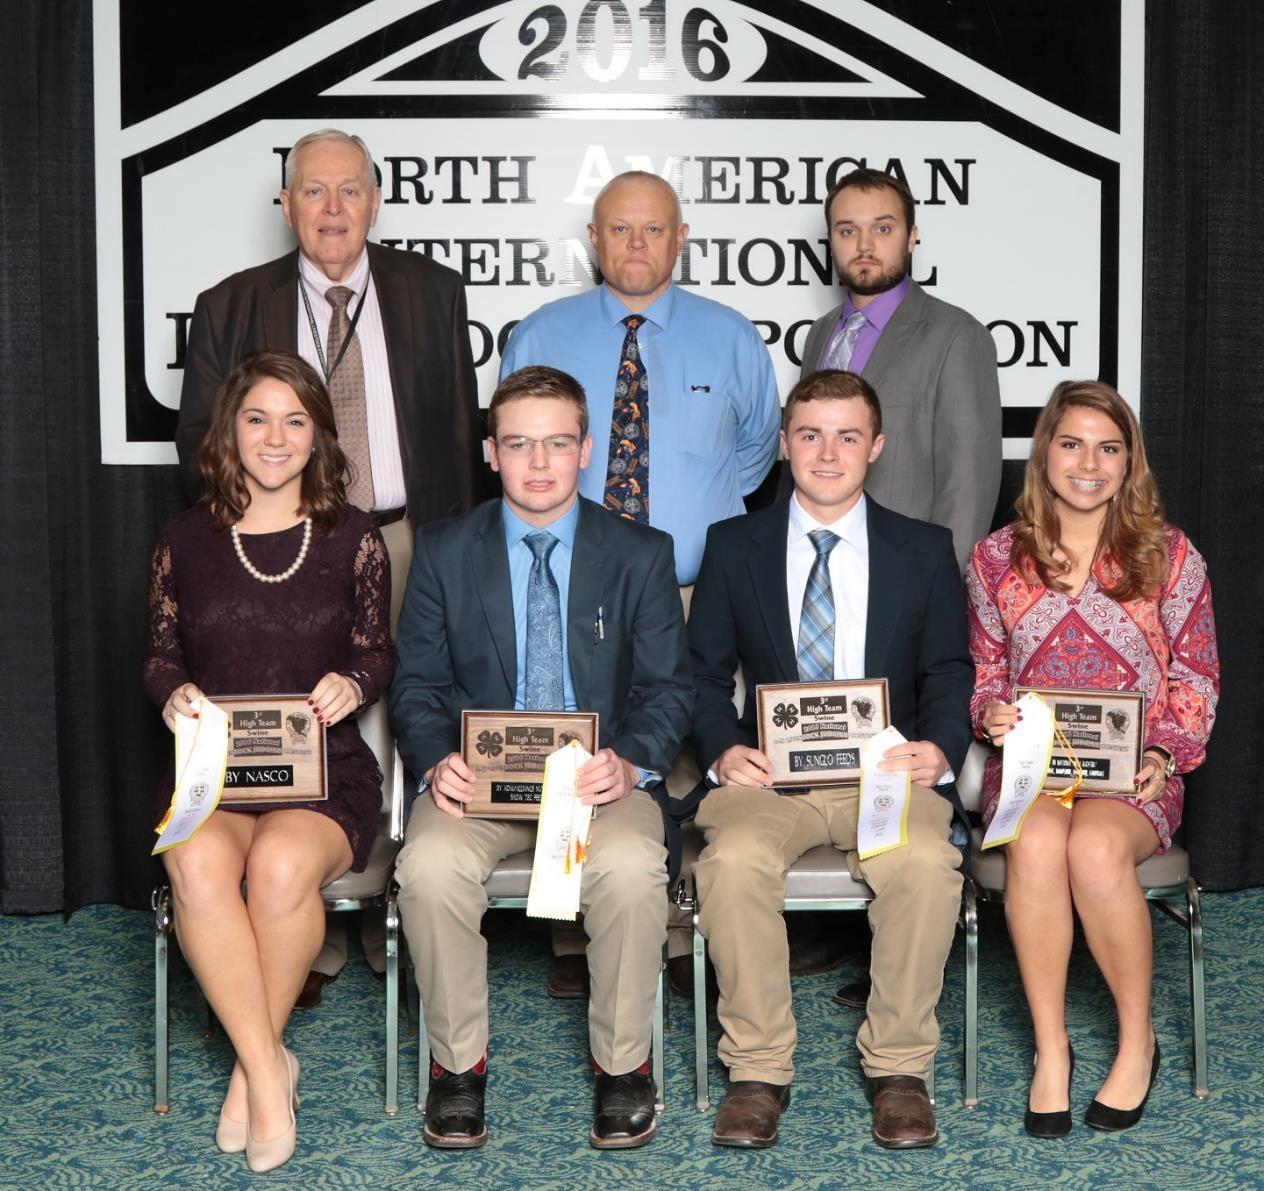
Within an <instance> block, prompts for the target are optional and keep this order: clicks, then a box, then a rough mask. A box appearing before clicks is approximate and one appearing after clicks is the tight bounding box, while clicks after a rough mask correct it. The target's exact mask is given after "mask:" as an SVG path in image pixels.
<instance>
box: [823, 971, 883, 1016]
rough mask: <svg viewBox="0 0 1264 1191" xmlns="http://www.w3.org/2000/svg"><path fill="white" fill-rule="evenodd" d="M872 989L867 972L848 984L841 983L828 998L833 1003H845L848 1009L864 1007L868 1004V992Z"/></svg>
mask: <svg viewBox="0 0 1264 1191" xmlns="http://www.w3.org/2000/svg"><path fill="white" fill-rule="evenodd" d="M872 991H873V982H872V981H871V980H870V979H869V973H868V972H866V973H865V974H864V975H863V976H857V977H856V979H855V980H853V981H852V982H851V983H850V984H844V985H842V986H841V987H840V988H839V989H838V991H837V992H836V993H834V995H833V996H832V997H830V1000H831V1001H833V1002H834V1004H835V1005H845V1006H846V1007H847V1008H848V1009H864V1008H865V1007H866V1006H867V1005H868V1004H869V994H870V993H871V992H872Z"/></svg>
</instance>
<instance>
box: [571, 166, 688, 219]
mask: <svg viewBox="0 0 1264 1191" xmlns="http://www.w3.org/2000/svg"><path fill="white" fill-rule="evenodd" d="M620 182H657V183H658V184H659V185H660V186H662V187H664V188H665V189H666V191H667V193H668V194H670V195H671V196H672V202H673V203H675V204H676V226H677V227H679V226H680V225H681V224H682V223H684V222H685V219H684V215H683V214H682V212H681V210H680V195H678V194H677V193H676V188H675V187H674V186H673V185H672V184H671V183H670V182H668V181H667V179H666V178H663V177H660V176H659V175H658V174H652V173H650V171H649V170H624V172H623V173H621V174H615V176H614V177H613V178H611V179H610V181H609V182H607V183H606V184H605V185H604V186H603V187H602V188H601V190H600V191H599V192H598V194H597V197H596V198H595V199H593V205H592V222H593V223H594V224H596V222H597V208H598V207H599V206H600V205H601V200H602V199H603V198H605V197H606V191H608V190H610V189H611V188H612V187H615V186H617V185H618V184H619V183H620Z"/></svg>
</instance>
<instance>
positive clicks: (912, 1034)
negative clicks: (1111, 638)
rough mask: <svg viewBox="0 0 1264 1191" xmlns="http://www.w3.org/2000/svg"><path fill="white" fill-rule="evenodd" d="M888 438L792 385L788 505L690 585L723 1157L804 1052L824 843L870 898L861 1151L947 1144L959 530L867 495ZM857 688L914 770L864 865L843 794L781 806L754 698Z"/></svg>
mask: <svg viewBox="0 0 1264 1191" xmlns="http://www.w3.org/2000/svg"><path fill="white" fill-rule="evenodd" d="M884 441H885V440H884V438H883V434H882V411H881V408H880V406H879V404H878V399H877V397H876V396H875V394H874V391H873V389H872V388H871V387H870V386H869V385H868V384H867V383H866V382H865V381H864V380H862V379H861V378H860V377H858V376H856V375H854V374H853V373H849V372H837V371H826V372H821V373H817V374H814V375H812V376H810V377H808V378H807V379H805V380H802V381H800V382H799V384H798V385H797V386H796V387H795V388H794V390H793V391H792V392H791V394H790V396H789V398H788V399H787V402H786V408H785V412H784V415H783V430H782V449H783V451H784V453H785V454H786V455H787V457H788V458H789V461H790V470H791V473H792V475H793V478H794V492H793V493H792V495H791V496H790V498H789V499H788V500H786V501H781V502H778V503H777V504H774V505H772V506H770V507H769V508H766V509H762V510H760V511H759V512H756V513H750V514H748V515H746V516H744V517H737V518H734V519H732V520H730V521H724V522H721V523H720V524H718V525H715V526H713V527H712V529H711V531H710V533H709V534H708V536H707V544H706V550H705V552H704V554H703V559H702V568H701V571H700V572H699V575H698V583H697V586H696V587H695V589H694V604H693V613H692V615H691V617H690V620H689V644H690V651H691V655H692V661H693V672H694V684H695V687H696V691H697V704H696V709H695V713H694V722H693V730H692V740H693V743H694V746H695V749H696V751H697V755H698V756H699V758H705V759H706V763H707V765H708V767H709V771H710V772H709V773H708V778H709V779H710V780H711V781H712V782H713V783H714V786H715V788H714V789H712V790H711V791H710V792H709V793H708V794H707V795H706V797H705V798H704V799H703V801H702V805H701V806H700V808H699V810H698V817H697V823H698V826H699V827H700V828H701V829H702V832H703V834H704V836H705V839H706V846H705V848H704V850H703V852H702V855H701V857H700V859H699V860H698V863H697V864H696V866H695V868H694V880H695V884H696V887H697V894H698V898H699V903H700V911H699V922H700V927H701V930H702V932H703V934H704V935H705V936H706V937H707V939H708V940H709V942H710V946H711V957H712V959H713V960H714V962H715V970H716V976H717V979H718V984H719V993H720V1000H719V1018H720V1024H721V1026H722V1027H723V1030H724V1035H723V1037H722V1039H721V1041H720V1057H721V1059H722V1060H723V1061H724V1063H725V1064H726V1065H727V1066H728V1068H729V1075H730V1081H731V1082H730V1084H729V1090H728V1094H727V1096H726V1097H725V1100H724V1103H723V1104H722V1105H721V1107H720V1110H719V1112H718V1114H717V1115H716V1119H715V1128H714V1132H713V1134H712V1140H713V1141H714V1142H715V1143H716V1144H717V1145H724V1146H743V1147H755V1148H759V1147H766V1146H770V1145H772V1144H774V1142H775V1141H776V1140H777V1134H778V1122H779V1119H780V1117H781V1113H782V1111H783V1109H784V1108H785V1106H786V1104H787V1103H788V1102H789V1087H790V1082H791V1080H792V1079H793V1077H794V1062H793V1056H794V1049H795V1041H796V1030H795V1023H794V1015H793V1013H792V1012H791V1004H790V980H789V976H788V974H787V968H786V954H787V943H786V928H785V922H784V919H783V917H782V914H781V906H782V899H783V897H784V893H785V872H786V869H787V867H788V866H789V865H790V864H791V863H793V862H794V860H795V859H796V858H797V857H798V856H800V855H801V854H802V853H804V852H806V851H807V850H808V849H809V848H812V847H816V846H818V845H821V844H833V845H834V846H835V847H837V848H839V849H840V850H842V851H843V852H845V853H846V854H847V858H848V864H849V867H850V868H851V870H852V872H853V873H854V874H855V875H856V876H858V877H861V878H863V879H864V880H865V881H867V882H868V883H869V885H870V886H871V887H872V888H873V890H874V894H875V897H874V900H873V903H872V904H871V907H870V910H869V925H870V929H871V930H872V932H873V963H872V970H873V992H872V993H871V994H870V996H869V1001H868V1006H867V1013H866V1017H865V1021H864V1023H863V1024H862V1025H861V1027H860V1031H859V1033H858V1035H857V1039H856V1041H857V1046H858V1048H859V1050H860V1056H861V1065H862V1067H863V1068H864V1072H865V1075H866V1077H867V1078H868V1081H869V1085H870V1090H871V1093H872V1097H873V1127H872V1133H873V1137H874V1139H875V1141H877V1143H878V1144H879V1145H881V1146H884V1147H887V1148H893V1149H905V1148H915V1147H919V1146H928V1145H931V1144H933V1143H934V1141H935V1140H936V1138H937V1136H938V1134H937V1132H936V1127H935V1115H934V1110H933V1108H932V1106H931V1103H930V1100H929V1098H928V1096H927V1091H926V1084H925V1078H926V1075H927V1074H928V1072H929V1070H930V1066H931V1064H932V1063H933V1061H934V1056H935V1050H936V1047H937V1046H938V1044H939V1028H938V1026H937V1024H936V1021H935V1006H936V1003H937V1002H938V1000H939V994H940V991H941V989H942V987H943V969H944V962H945V960H946V959H947V956H948V951H949V948H950V947H951V944H952V937H953V929H954V924H955V921H956V917H957V910H958V905H959V900H960V894H961V873H960V872H959V865H960V862H961V855H960V853H959V852H958V850H957V849H956V848H955V847H954V846H953V845H952V843H951V842H950V840H949V828H950V823H951V821H952V820H953V818H954V816H956V817H958V818H959V819H960V818H962V815H961V807H960V803H959V801H958V800H957V796H956V790H955V788H954V786H953V784H952V778H953V774H954V773H955V772H956V771H957V770H959V769H960V767H961V764H962V761H963V759H964V758H965V755H966V750H967V748H968V747H969V744H970V717H969V701H970V694H971V690H972V687H973V682H974V667H973V665H972V664H971V661H970V651H969V646H968V642H967V634H966V615H965V604H964V597H963V594H962V587H961V576H960V572H959V571H958V569H957V563H956V559H955V557H954V555H953V551H952V538H951V535H950V534H949V533H948V531H947V530H945V529H942V528H940V527H939V526H934V525H927V524H925V523H924V522H921V521H914V520H912V519H911V518H908V517H904V516H901V515H900V514H898V513H893V512H891V511H890V510H889V509H886V508H884V507H883V506H882V505H880V504H879V503H878V502H877V501H876V500H873V499H871V498H869V497H867V496H866V494H865V490H864V484H865V479H866V474H867V473H868V471H869V468H870V466H871V465H872V464H873V463H875V462H876V461H877V460H878V458H879V457H880V456H881V454H882V450H883V446H884ZM739 666H740V667H741V669H742V672H743V673H744V675H745V678H746V684H747V692H748V693H747V697H746V705H745V710H744V712H743V713H742V715H741V716H739V715H738V712H737V710H736V708H735V707H734V706H733V702H732V697H733V690H734V675H735V673H736V671H737V669H738V667H739ZM866 677H867V678H877V677H885V678H886V679H887V682H888V685H889V695H890V710H891V723H892V724H894V725H895V727H897V728H898V729H899V730H900V732H901V733H902V734H903V735H904V736H905V738H906V742H905V743H904V744H900V745H897V746H896V747H895V748H893V749H890V750H888V751H887V752H886V753H885V754H884V755H883V758H884V759H883V761H882V764H881V767H882V768H883V769H888V770H900V771H906V772H908V773H909V775H910V779H911V783H912V784H911V787H910V792H909V803H908V821H907V842H906V843H905V844H904V845H903V846H900V847H896V848H895V849H893V850H890V851H887V852H884V853H882V854H880V855H877V856H871V857H870V858H868V859H865V860H861V859H860V858H859V856H858V854H857V851H856V847H857V826H858V816H859V795H858V792H857V790H856V789H854V788H845V787H832V788H813V789H811V790H809V791H806V792H803V793H800V794H798V795H796V796H788V795H785V794H782V793H780V792H779V791H778V790H776V789H775V788H773V785H772V780H773V768H772V763H771V761H770V760H769V758H768V757H767V756H766V755H765V754H764V753H762V752H760V751H759V749H758V747H757V744H758V738H757V734H756V729H755V718H754V717H755V709H754V695H753V691H754V688H755V687H756V686H757V684H759V683H764V682H798V681H822V680H824V681H830V680H833V679H847V678H866Z"/></svg>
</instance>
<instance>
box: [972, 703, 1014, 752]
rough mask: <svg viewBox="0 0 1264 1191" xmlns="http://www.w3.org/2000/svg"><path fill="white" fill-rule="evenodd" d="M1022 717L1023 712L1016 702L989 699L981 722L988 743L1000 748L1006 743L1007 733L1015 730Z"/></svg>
mask: <svg viewBox="0 0 1264 1191" xmlns="http://www.w3.org/2000/svg"><path fill="white" fill-rule="evenodd" d="M1022 718H1023V713H1022V712H1021V711H1019V710H1018V708H1017V707H1015V706H1014V704H1012V703H1002V702H1001V701H1000V700H999V699H989V700H988V701H987V702H986V703H985V704H984V705H983V715H982V716H981V717H980V721H979V722H980V725H981V726H982V728H983V734H984V736H986V737H987V738H988V743H989V744H994V745H996V746H997V748H1000V747H1001V745H1003V744H1004V743H1005V737H1006V735H1007V734H1008V733H1010V732H1012V731H1013V730H1014V728H1015V727H1016V726H1017V725H1018V723H1019V721H1020V720H1022Z"/></svg>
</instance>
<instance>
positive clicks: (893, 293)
mask: <svg viewBox="0 0 1264 1191" xmlns="http://www.w3.org/2000/svg"><path fill="white" fill-rule="evenodd" d="M912 285H913V279H912V278H911V277H909V276H908V275H907V274H906V275H905V277H904V280H903V281H901V282H900V284H899V285H897V286H896V287H895V288H894V289H889V290H887V291H886V292H885V293H882V294H879V295H878V296H877V297H876V298H874V300H873V301H872V302H870V303H869V305H868V306H866V307H865V308H864V311H863V312H862V313H863V314H864V316H865V318H867V319H868V320H869V322H871V323H872V324H873V325H874V326H875V327H877V329H878V332H879V334H881V333H882V332H883V331H885V330H886V329H887V323H889V322H890V321H891V316H892V315H893V314H894V313H895V312H896V311H897V310H899V308H900V303H901V302H903V301H904V299H905V298H906V297H907V296H908V292H909V290H910V289H911V288H912ZM855 309H856V304H855V303H854V302H853V301H852V300H851V292H850V291H848V294H847V296H846V297H845V298H844V299H843V309H842V312H841V313H840V314H839V316H838V321H839V322H840V323H843V322H846V321H847V316H848V315H849V314H851V312H852V311H853V310H855Z"/></svg>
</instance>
